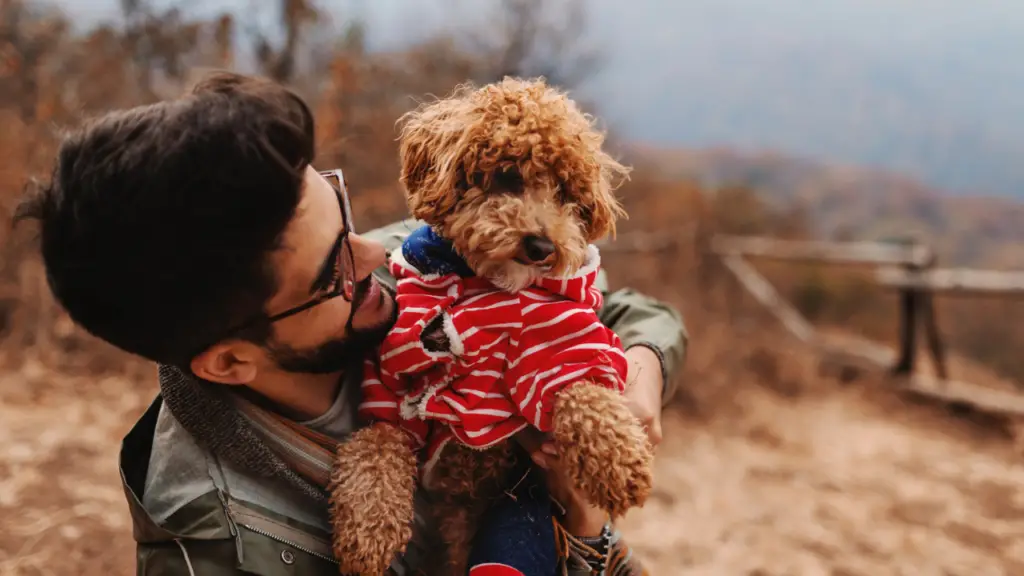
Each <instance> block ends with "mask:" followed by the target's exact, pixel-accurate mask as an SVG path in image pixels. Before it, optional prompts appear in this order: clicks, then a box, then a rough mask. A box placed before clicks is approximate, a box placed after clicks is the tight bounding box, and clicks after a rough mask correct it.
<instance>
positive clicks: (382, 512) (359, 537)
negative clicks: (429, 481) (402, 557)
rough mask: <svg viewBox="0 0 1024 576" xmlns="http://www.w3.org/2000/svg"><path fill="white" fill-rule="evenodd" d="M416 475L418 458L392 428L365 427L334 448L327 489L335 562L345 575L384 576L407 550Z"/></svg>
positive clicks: (410, 536)
mask: <svg viewBox="0 0 1024 576" xmlns="http://www.w3.org/2000/svg"><path fill="white" fill-rule="evenodd" d="M416 474H417V472H416V457H415V456H414V455H413V452H412V449H411V448H410V447H409V445H408V444H407V443H406V436H405V433H404V432H402V431H401V430H399V429H398V428H396V427H394V426H391V425H388V424H376V425H374V426H371V427H368V428H363V429H362V430H359V431H357V432H355V433H354V434H353V435H352V436H351V437H350V438H349V440H348V441H347V442H345V443H343V444H342V445H341V446H340V447H339V448H338V451H337V465H336V466H335V467H334V471H333V473H332V474H331V481H330V483H329V485H328V487H327V489H328V491H329V493H330V500H331V502H330V504H331V506H330V515H331V525H332V527H333V528H334V530H333V532H334V542H333V547H334V557H335V558H337V559H338V561H339V562H340V566H339V568H340V569H341V572H342V573H343V574H358V575H371V574H372V575H374V576H377V575H380V574H383V573H384V572H385V570H387V568H388V565H389V564H390V563H391V561H392V560H393V559H394V558H395V556H396V555H397V554H400V553H402V552H404V551H405V548H406V545H407V544H408V542H409V539H410V538H412V522H413V491H414V490H415V489H416Z"/></svg>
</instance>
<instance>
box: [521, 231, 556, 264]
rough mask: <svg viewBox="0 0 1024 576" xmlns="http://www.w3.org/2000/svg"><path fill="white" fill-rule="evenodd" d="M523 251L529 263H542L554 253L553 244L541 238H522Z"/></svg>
mask: <svg viewBox="0 0 1024 576" xmlns="http://www.w3.org/2000/svg"><path fill="white" fill-rule="evenodd" d="M523 251H524V252H526V257H527V258H529V259H530V261H531V262H543V261H545V260H547V259H548V256H551V255H552V254H554V253H555V243H554V242H552V241H551V240H548V239H547V238H544V237H543V236H532V235H531V236H527V237H525V238H523Z"/></svg>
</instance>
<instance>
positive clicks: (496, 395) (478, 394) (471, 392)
mask: <svg viewBox="0 0 1024 576" xmlns="http://www.w3.org/2000/svg"><path fill="white" fill-rule="evenodd" d="M460 392H461V393H463V394H469V395H470V396H476V397H477V398H497V399H504V398H505V397H506V396H505V395H504V394H499V393H497V392H482V391H480V390H473V389H469V390H460Z"/></svg>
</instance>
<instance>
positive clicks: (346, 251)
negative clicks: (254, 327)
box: [267, 168, 356, 324]
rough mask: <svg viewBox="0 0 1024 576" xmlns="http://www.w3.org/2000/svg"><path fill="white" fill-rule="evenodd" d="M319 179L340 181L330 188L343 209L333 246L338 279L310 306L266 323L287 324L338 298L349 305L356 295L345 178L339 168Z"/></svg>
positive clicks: (300, 307)
mask: <svg viewBox="0 0 1024 576" xmlns="http://www.w3.org/2000/svg"><path fill="white" fill-rule="evenodd" d="M320 176H322V177H324V178H325V179H327V180H328V182H330V179H331V178H335V179H337V182H338V184H337V186H335V185H334V184H332V185H331V188H333V189H334V193H335V194H337V195H338V204H339V205H340V207H341V219H342V225H343V226H344V227H345V228H344V229H343V230H342V231H341V234H339V235H338V239H337V240H335V241H334V246H333V248H332V249H331V252H332V253H337V262H336V266H337V269H338V277H337V278H336V279H335V280H334V285H333V286H332V287H331V288H330V289H328V290H326V291H324V292H322V293H320V294H318V295H317V296H315V297H314V298H312V299H311V300H309V301H308V302H305V303H303V304H300V305H298V306H295V307H294V308H289V309H287V310H285V311H284V312H278V313H277V314H274V315H273V316H270V317H269V318H267V322H268V323H271V324H273V323H274V322H277V321H279V320H284V319H285V318H288V317H290V316H294V315H296V314H298V313H300V312H305V311H306V310H309V309H310V308H312V307H314V306H318V305H320V304H323V303H324V302H326V301H328V300H333V299H334V298H337V297H338V296H341V297H342V298H344V299H345V301H346V302H351V301H352V297H353V296H354V295H355V286H356V263H355V254H354V253H353V252H352V242H351V241H350V240H349V234H351V233H352V206H351V204H350V203H349V200H348V187H347V186H346V185H345V174H344V173H343V172H342V171H341V169H340V168H338V169H335V170H325V171H321V172H320Z"/></svg>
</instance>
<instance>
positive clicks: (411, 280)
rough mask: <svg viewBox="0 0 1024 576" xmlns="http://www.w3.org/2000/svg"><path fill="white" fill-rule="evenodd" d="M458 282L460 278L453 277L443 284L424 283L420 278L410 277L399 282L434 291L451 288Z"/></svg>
mask: <svg viewBox="0 0 1024 576" xmlns="http://www.w3.org/2000/svg"><path fill="white" fill-rule="evenodd" d="M458 280H459V277H458V276H451V277H448V278H446V279H445V280H444V281H442V282H427V281H424V280H423V279H422V278H420V277H417V276H409V277H406V278H402V279H401V280H399V282H401V283H402V284H414V285H416V286H419V287H420V288H428V289H434V288H447V287H448V286H451V285H452V284H454V283H455V282H457V281H458Z"/></svg>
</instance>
